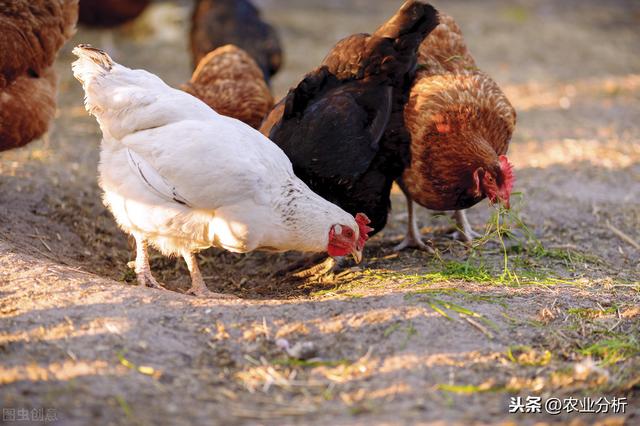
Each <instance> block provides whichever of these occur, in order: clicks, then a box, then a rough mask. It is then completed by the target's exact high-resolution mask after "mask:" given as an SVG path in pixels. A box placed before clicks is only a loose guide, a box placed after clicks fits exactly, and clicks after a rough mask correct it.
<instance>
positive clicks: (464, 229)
mask: <svg viewBox="0 0 640 426" xmlns="http://www.w3.org/2000/svg"><path fill="white" fill-rule="evenodd" d="M451 217H452V218H453V219H455V221H456V227H457V228H458V229H457V230H456V231H455V232H454V233H453V238H454V239H456V240H461V241H464V242H466V243H471V242H473V239H474V238H479V237H481V235H480V234H478V233H477V232H476V231H474V230H473V228H471V224H470V223H469V221H468V220H467V213H466V212H465V211H464V210H456V211H455V212H453V214H452V215H451Z"/></svg>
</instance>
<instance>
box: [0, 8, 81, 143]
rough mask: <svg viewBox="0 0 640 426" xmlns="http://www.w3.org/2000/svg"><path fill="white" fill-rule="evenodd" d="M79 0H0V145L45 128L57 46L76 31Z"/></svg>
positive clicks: (29, 137)
mask: <svg viewBox="0 0 640 426" xmlns="http://www.w3.org/2000/svg"><path fill="white" fill-rule="evenodd" d="M77 19H78V0H38V1H32V0H0V151H1V150H6V149H11V148H15V147H19V146H22V145H25V144H27V143H29V142H30V141H31V140H33V139H36V138H38V137H40V136H42V134H44V133H45V132H46V131H47V127H48V125H49V121H50V120H51V119H52V118H53V116H54V114H55V107H56V105H55V98H56V74H55V72H54V70H53V67H52V64H53V61H54V60H55V58H56V54H57V52H58V50H59V49H60V48H61V47H62V45H63V44H64V43H65V41H66V40H67V39H69V38H70V37H71V36H72V35H73V34H74V32H75V25H76V20H77Z"/></svg>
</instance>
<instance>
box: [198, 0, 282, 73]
mask: <svg viewBox="0 0 640 426" xmlns="http://www.w3.org/2000/svg"><path fill="white" fill-rule="evenodd" d="M226 44H233V45H235V46H238V47H239V48H241V49H243V50H244V51H246V52H247V53H248V54H249V55H250V56H251V57H252V58H253V59H254V60H255V61H256V63H257V64H258V66H259V67H260V69H261V70H262V73H263V74H264V79H265V81H266V82H267V83H269V81H270V79H271V77H273V75H274V74H275V73H276V72H278V70H279V69H280V66H281V65H282V49H281V47H280V38H279V37H278V34H277V32H276V30H275V29H274V28H273V27H272V26H271V25H269V24H268V23H266V22H264V21H263V20H262V18H261V17H260V11H259V10H258V9H257V8H256V7H255V6H254V5H253V4H252V3H251V1H250V0H197V2H196V7H195V9H194V11H193V15H192V23H191V54H192V57H193V64H194V66H196V65H197V64H198V63H199V62H200V60H201V59H202V58H203V57H204V56H205V55H206V54H207V53H209V52H210V51H212V50H214V49H216V48H218V47H221V46H224V45H226Z"/></svg>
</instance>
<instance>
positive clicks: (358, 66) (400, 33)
mask: <svg viewBox="0 0 640 426" xmlns="http://www.w3.org/2000/svg"><path fill="white" fill-rule="evenodd" d="M437 25H438V16H437V11H436V10H435V9H434V8H433V7H432V6H431V5H429V4H425V3H422V2H420V1H415V0H409V1H407V2H406V3H404V4H403V5H402V7H401V8H400V9H399V10H398V11H397V12H396V14H395V15H394V16H393V17H391V19H389V20H388V21H387V22H386V23H385V24H384V25H383V26H381V27H380V28H378V30H377V31H376V32H375V33H373V35H368V34H357V35H352V36H350V37H347V38H345V39H343V40H341V41H340V42H338V43H337V44H336V45H335V46H334V48H333V49H332V50H331V52H329V54H328V55H327V57H326V58H325V59H324V61H323V63H322V65H321V66H320V67H319V68H318V69H316V70H314V71H312V72H310V73H309V74H307V76H306V77H305V78H304V79H303V80H302V81H301V82H300V83H299V84H298V86H297V87H296V88H294V89H291V90H290V91H289V93H288V95H287V96H286V97H285V98H284V99H283V100H281V101H280V103H279V104H278V105H276V106H275V107H274V109H273V110H272V112H271V113H270V115H269V116H267V118H266V119H265V121H264V123H263V125H262V127H261V131H262V133H263V134H265V135H266V136H268V137H269V138H270V139H271V140H272V141H274V142H275V143H276V144H277V145H278V146H280V148H282V149H283V150H284V152H285V153H286V154H287V155H288V156H289V159H290V160H291V162H292V163H293V167H294V171H295V173H296V175H297V176H298V177H300V178H301V179H302V180H303V181H305V182H306V183H307V185H309V187H311V189H312V190H314V191H315V192H317V193H318V194H319V195H321V196H322V197H324V198H326V199H327V200H329V201H330V202H332V203H335V204H337V205H339V206H340V207H342V208H343V209H345V210H346V211H348V212H350V213H354V214H355V213H357V212H364V213H365V214H366V215H367V216H368V217H369V218H370V219H371V224H370V226H372V227H373V229H374V231H373V233H375V232H378V231H380V230H381V229H382V228H383V227H384V226H385V224H386V221H387V215H388V212H389V208H390V200H389V193H390V190H391V185H392V184H393V181H394V180H395V179H397V178H398V177H399V176H400V175H401V173H402V171H403V169H404V167H405V166H406V165H407V164H408V163H409V142H410V135H409V134H408V132H407V131H406V129H405V128H404V121H403V107H404V104H405V102H406V94H407V93H408V88H409V87H410V85H411V82H412V79H413V76H414V73H415V69H416V51H417V49H418V46H419V45H420V43H421V41H422V40H423V39H424V38H425V36H427V35H428V34H429V33H430V32H431V31H432V30H433V29H434V28H435V27H436V26H437Z"/></svg>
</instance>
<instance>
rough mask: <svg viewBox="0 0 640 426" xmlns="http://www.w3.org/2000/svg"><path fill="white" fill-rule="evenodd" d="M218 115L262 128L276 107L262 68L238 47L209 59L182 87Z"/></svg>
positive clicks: (219, 50) (212, 54)
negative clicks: (268, 114)
mask: <svg viewBox="0 0 640 426" xmlns="http://www.w3.org/2000/svg"><path fill="white" fill-rule="evenodd" d="M181 89H182V90H184V91H185V92H187V93H190V94H192V95H193V96H195V97H196V98H199V99H200V100H202V101H203V102H204V103H206V104H207V105H209V106H210V107H211V108H213V109H214V110H215V111H216V112H217V113H219V114H222V115H227V116H229V117H233V118H237V119H238V120H240V121H243V122H245V123H246V124H248V125H250V126H252V127H254V128H258V127H259V126H260V123H261V122H262V119H263V118H264V116H265V115H266V114H267V113H268V112H269V110H271V107H272V106H273V96H271V92H270V91H269V87H268V86H267V83H266V82H265V81H264V76H263V74H262V71H261V70H260V68H259V67H258V64H256V62H255V61H254V60H253V59H252V58H251V57H250V56H249V54H248V53H247V52H245V51H244V50H242V49H240V48H239V47H236V46H234V45H231V44H229V45H226V46H223V47H219V48H217V49H216V50H214V51H213V52H210V53H209V54H208V55H206V56H205V57H204V58H202V60H201V61H200V63H199V64H198V67H197V68H196V70H195V71H194V72H193V76H192V77H191V80H190V81H189V82H188V83H186V84H184V85H183V86H182V87H181Z"/></svg>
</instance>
